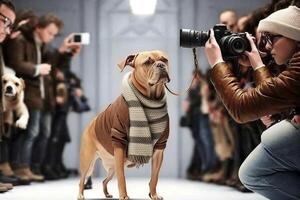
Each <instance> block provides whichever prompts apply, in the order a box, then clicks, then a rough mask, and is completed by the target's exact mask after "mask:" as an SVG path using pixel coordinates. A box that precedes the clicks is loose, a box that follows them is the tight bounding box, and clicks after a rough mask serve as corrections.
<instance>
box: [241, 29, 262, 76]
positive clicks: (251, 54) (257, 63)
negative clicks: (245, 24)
mask: <svg viewBox="0 0 300 200" xmlns="http://www.w3.org/2000/svg"><path fill="white" fill-rule="evenodd" d="M246 37H247V39H248V40H249V43H250V46H251V51H245V53H244V54H245V55H246V56H247V57H248V59H249V62H250V64H251V66H252V68H253V69H254V70H255V69H256V68H258V67H261V66H264V63H263V62H262V60H261V57H260V54H259V51H258V49H257V47H256V45H255V43H254V41H253V39H252V38H251V36H250V35H249V33H246ZM248 64H249V63H247V62H245V63H244V65H246V66H247V65H248Z"/></svg>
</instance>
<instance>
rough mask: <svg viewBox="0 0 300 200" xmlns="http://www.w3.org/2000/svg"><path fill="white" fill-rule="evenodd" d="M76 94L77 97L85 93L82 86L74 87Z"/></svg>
mask: <svg viewBox="0 0 300 200" xmlns="http://www.w3.org/2000/svg"><path fill="white" fill-rule="evenodd" d="M74 95H75V96H76V97H81V96H82V95H83V91H82V89H80V88H75V89H74Z"/></svg>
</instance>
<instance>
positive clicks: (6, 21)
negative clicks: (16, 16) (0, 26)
mask: <svg viewBox="0 0 300 200" xmlns="http://www.w3.org/2000/svg"><path fill="white" fill-rule="evenodd" d="M0 16H1V17H2V18H1V19H0V20H2V22H3V23H4V27H5V28H9V30H11V29H12V28H13V23H12V21H11V20H10V19H9V18H8V17H6V16H5V15H3V14H2V13H0Z"/></svg>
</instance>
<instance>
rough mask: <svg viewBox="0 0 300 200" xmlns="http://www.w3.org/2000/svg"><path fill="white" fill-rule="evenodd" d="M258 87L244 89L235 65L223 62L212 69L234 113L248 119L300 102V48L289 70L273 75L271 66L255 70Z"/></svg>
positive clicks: (278, 110) (224, 99)
mask: <svg viewBox="0 0 300 200" xmlns="http://www.w3.org/2000/svg"><path fill="white" fill-rule="evenodd" d="M254 79H255V83H256V87H255V88H251V89H248V90H243V89H241V87H240V86H239V83H238V81H237V78H236V77H235V76H234V75H233V73H232V69H231V67H230V66H229V65H228V64H226V63H219V64H217V65H216V66H214V67H213V69H212V70H211V81H212V82H213V84H214V86H215V88H216V90H217V92H218V94H219V95H220V97H221V99H222V101H223V103H224V104H225V106H226V108H227V110H228V111H229V113H230V115H231V116H232V117H233V118H234V119H235V120H236V121H238V122H240V123H244V122H248V121H253V120H256V119H259V118H261V117H263V116H265V115H270V114H275V113H279V112H282V111H285V110H287V109H292V108H295V107H297V106H299V105H300V52H297V53H296V54H294V56H293V57H292V59H291V60H290V63H289V65H288V67H287V68H286V70H284V71H283V72H281V73H280V74H279V75H278V76H276V77H272V75H271V73H270V72H269V70H268V68H267V67H263V68H260V69H258V70H255V72H254Z"/></svg>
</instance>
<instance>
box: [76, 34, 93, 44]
mask: <svg viewBox="0 0 300 200" xmlns="http://www.w3.org/2000/svg"><path fill="white" fill-rule="evenodd" d="M72 42H75V43H79V44H82V45H88V44H90V34H89V33H75V34H74V36H73V39H72Z"/></svg>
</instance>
